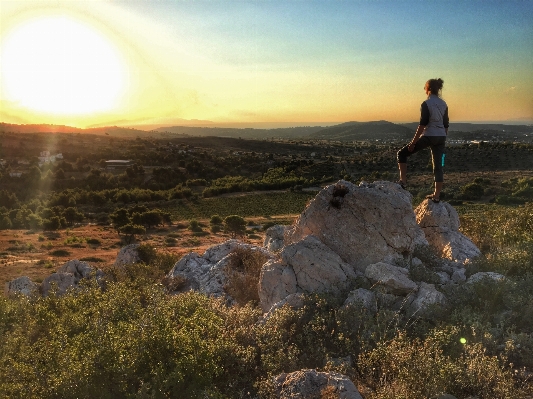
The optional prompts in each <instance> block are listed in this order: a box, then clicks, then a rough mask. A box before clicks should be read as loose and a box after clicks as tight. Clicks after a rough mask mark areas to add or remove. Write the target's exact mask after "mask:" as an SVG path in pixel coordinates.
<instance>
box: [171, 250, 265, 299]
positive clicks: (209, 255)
mask: <svg viewBox="0 0 533 399" xmlns="http://www.w3.org/2000/svg"><path fill="white" fill-rule="evenodd" d="M238 249H240V250H249V251H257V252H260V253H261V254H263V255H264V256H265V257H267V258H272V255H271V254H270V253H269V252H268V251H267V250H266V249H264V248H261V247H257V246H254V245H250V244H245V243H242V242H239V241H237V240H229V241H226V242H225V243H222V244H219V245H214V246H212V247H210V248H208V249H207V250H206V251H205V253H204V254H203V255H202V256H200V255H198V254H197V253H196V252H191V253H189V254H187V255H185V256H184V257H183V258H181V259H180V260H179V261H178V262H176V264H175V265H174V267H173V268H172V269H171V270H170V272H169V273H168V275H167V276H168V277H182V278H184V279H185V281H186V283H185V284H184V285H183V287H182V288H181V291H188V290H195V291H199V292H202V293H204V294H206V295H209V296H216V297H220V296H226V292H225V291H224V285H225V283H226V277H225V275H224V268H225V266H226V265H227V264H228V262H229V261H230V256H231V254H232V253H233V252H234V251H236V250H238Z"/></svg>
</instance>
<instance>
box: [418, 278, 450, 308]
mask: <svg viewBox="0 0 533 399" xmlns="http://www.w3.org/2000/svg"><path fill="white" fill-rule="evenodd" d="M446 302H447V300H446V296H445V295H444V294H443V293H442V292H440V291H439V290H437V289H436V288H435V286H434V285H433V284H427V283H424V282H422V283H420V286H419V287H418V292H417V293H416V296H415V298H414V300H413V302H411V304H410V309H411V311H412V313H413V314H416V315H421V316H423V315H425V314H426V311H427V309H428V308H429V307H430V306H431V305H445V304H446Z"/></svg>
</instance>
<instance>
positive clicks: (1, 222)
mask: <svg viewBox="0 0 533 399" xmlns="http://www.w3.org/2000/svg"><path fill="white" fill-rule="evenodd" d="M11 227H13V225H12V223H11V219H9V216H7V215H3V216H0V230H9V229H11Z"/></svg>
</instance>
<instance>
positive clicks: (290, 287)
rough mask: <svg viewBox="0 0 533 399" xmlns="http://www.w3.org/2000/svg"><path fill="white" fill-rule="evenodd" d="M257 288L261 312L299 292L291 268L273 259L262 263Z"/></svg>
mask: <svg viewBox="0 0 533 399" xmlns="http://www.w3.org/2000/svg"><path fill="white" fill-rule="evenodd" d="M258 289H259V302H260V304H261V309H262V310H263V312H268V311H270V310H271V308H272V306H273V305H274V304H276V303H279V302H280V301H282V300H284V299H285V298H287V297H289V296H290V295H292V294H295V293H297V292H299V288H298V285H297V282H296V275H295V274H294V270H293V268H292V267H291V266H288V265H286V264H283V263H281V262H279V261H275V260H269V261H268V262H266V263H265V264H264V265H263V267H262V269H261V275H260V277H259V287H258ZM300 291H301V290H300Z"/></svg>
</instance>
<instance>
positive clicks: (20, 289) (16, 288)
mask: <svg viewBox="0 0 533 399" xmlns="http://www.w3.org/2000/svg"><path fill="white" fill-rule="evenodd" d="M37 289H38V285H37V284H35V283H34V282H33V281H31V280H30V278H29V277H28V276H22V277H18V278H16V279H14V280H11V281H10V282H8V283H6V287H5V292H6V294H7V295H17V294H22V295H26V296H30V295H32V294H33V293H35V292H36V291H37Z"/></svg>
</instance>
